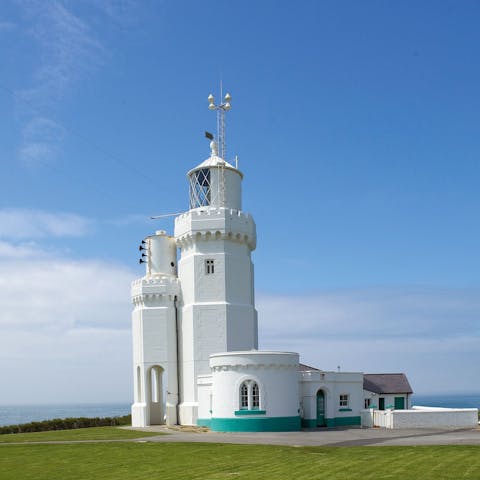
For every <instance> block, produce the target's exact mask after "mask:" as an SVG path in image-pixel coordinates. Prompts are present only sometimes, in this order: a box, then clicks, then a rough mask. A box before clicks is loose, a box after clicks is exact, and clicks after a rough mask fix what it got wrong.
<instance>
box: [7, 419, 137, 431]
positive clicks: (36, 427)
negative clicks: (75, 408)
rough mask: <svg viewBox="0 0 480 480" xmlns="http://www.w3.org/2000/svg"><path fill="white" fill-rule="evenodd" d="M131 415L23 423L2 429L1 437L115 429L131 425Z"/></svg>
mask: <svg viewBox="0 0 480 480" xmlns="http://www.w3.org/2000/svg"><path fill="white" fill-rule="evenodd" d="M131 423H132V417H131V415H123V416H121V417H104V418H99V417H94V418H87V417H77V418H54V419H52V420H43V421H41V422H30V423H22V424H21V425H7V426H5V427H0V435H1V434H5V433H26V432H47V431H50V430H73V429H76V428H89V427H115V426H119V425H131Z"/></svg>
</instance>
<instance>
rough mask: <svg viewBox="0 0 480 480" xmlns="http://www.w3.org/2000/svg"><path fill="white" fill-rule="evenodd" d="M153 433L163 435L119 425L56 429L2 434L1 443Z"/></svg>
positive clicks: (118, 438) (117, 436)
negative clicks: (124, 427)
mask: <svg viewBox="0 0 480 480" xmlns="http://www.w3.org/2000/svg"><path fill="white" fill-rule="evenodd" d="M152 435H163V433H147V432H139V431H136V430H126V429H123V428H117V427H94V428H79V429H76V430H55V431H52V432H33V433H11V434H9V435H0V443H15V442H60V441H62V442H63V441H76V440H128V439H130V438H141V437H150V436H152ZM0 453H1V452H0Z"/></svg>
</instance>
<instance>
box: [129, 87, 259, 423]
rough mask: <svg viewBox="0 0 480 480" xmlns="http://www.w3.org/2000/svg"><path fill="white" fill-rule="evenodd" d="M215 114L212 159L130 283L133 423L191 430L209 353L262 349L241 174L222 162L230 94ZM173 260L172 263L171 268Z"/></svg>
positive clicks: (192, 174)
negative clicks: (141, 272) (172, 224)
mask: <svg viewBox="0 0 480 480" xmlns="http://www.w3.org/2000/svg"><path fill="white" fill-rule="evenodd" d="M208 100H209V108H210V110H214V111H216V113H217V125H218V133H217V139H213V138H212V137H213V136H211V135H209V136H210V138H211V140H212V141H211V143H210V155H209V157H208V158H207V159H205V160H204V161H203V162H201V163H200V164H199V165H197V166H196V167H195V168H193V169H191V170H190V171H189V172H188V173H187V180H188V202H189V209H188V211H186V212H185V213H182V214H180V215H178V216H177V217H176V218H175V231H174V235H173V236H170V235H168V234H167V233H166V232H164V231H158V232H156V233H155V235H152V236H149V237H147V238H146V239H145V240H144V241H143V242H144V243H142V245H141V246H140V251H141V252H142V258H141V262H142V263H145V267H146V271H145V275H144V276H143V277H142V278H141V279H138V280H136V281H134V282H133V284H132V302H133V304H134V311H133V314H132V332H133V364H134V365H133V366H134V403H133V405H132V424H133V425H134V426H146V425H153V424H162V423H167V424H175V423H177V422H178V423H180V424H182V425H195V424H196V423H197V419H198V392H197V379H198V376H199V375H200V376H201V375H206V374H209V373H210V366H209V358H210V355H212V354H215V353H218V352H230V351H246V350H253V349H257V348H258V328H257V312H256V310H255V295H254V270H253V263H252V259H251V253H252V251H253V250H254V249H255V246H256V227H255V222H254V220H253V218H252V216H251V215H250V214H248V213H246V212H244V211H243V210H242V180H243V174H242V172H241V171H240V170H239V169H238V168H237V167H238V166H237V162H235V165H233V164H232V163H229V162H227V161H226V160H225V156H226V155H225V113H226V112H227V111H228V110H230V100H231V97H230V95H229V94H227V95H225V97H224V98H223V101H222V103H220V104H218V105H217V104H215V100H214V98H213V96H212V95H210V96H209V97H208ZM177 257H178V264H177Z"/></svg>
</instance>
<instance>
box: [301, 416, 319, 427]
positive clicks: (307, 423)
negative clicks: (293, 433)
mask: <svg viewBox="0 0 480 480" xmlns="http://www.w3.org/2000/svg"><path fill="white" fill-rule="evenodd" d="M316 427H317V420H316V419H315V418H312V419H309V418H302V428H316Z"/></svg>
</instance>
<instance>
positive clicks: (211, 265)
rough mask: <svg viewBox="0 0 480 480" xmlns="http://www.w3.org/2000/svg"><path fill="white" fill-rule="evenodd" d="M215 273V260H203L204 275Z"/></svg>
mask: <svg viewBox="0 0 480 480" xmlns="http://www.w3.org/2000/svg"><path fill="white" fill-rule="evenodd" d="M214 273H215V262H214V261H213V259H212V258H208V259H207V260H205V275H213V274H214Z"/></svg>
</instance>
